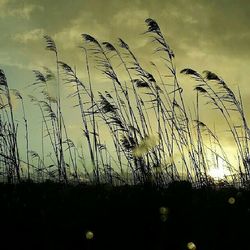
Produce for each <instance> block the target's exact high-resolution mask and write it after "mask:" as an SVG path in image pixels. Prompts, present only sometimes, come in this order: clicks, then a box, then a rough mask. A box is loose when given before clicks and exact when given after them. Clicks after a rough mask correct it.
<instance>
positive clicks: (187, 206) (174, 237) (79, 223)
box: [0, 182, 250, 250]
mask: <svg viewBox="0 0 250 250" xmlns="http://www.w3.org/2000/svg"><path fill="white" fill-rule="evenodd" d="M0 203H1V207H0V211H1V215H2V218H1V234H0V238H1V249H4V250H5V249H27V250H28V249H46V250H48V249H51V250H54V249H89V250H90V249H93V250H94V249H159V250H160V249H176V250H179V249H193V250H194V249H204V250H206V249H208V250H210V249H214V250H215V249H248V247H249V244H248V226H249V223H250V209H249V208H250V192H249V191H247V190H245V189H244V190H241V189H235V188H233V187H224V188H220V189H219V190H218V187H217V188H216V187H206V188H202V189H193V188H192V187H191V185H190V183H187V182H175V183H172V184H171V185H170V186H169V187H168V188H165V189H159V188H156V187H153V186H150V185H147V186H123V187H111V186H110V185H101V186H86V185H77V186H74V185H64V184H62V185H59V184H56V183H43V184H34V183H22V184H18V185H3V184H2V185H1V186H0ZM188 243H190V244H189V245H187V244H188ZM191 243H193V244H195V246H196V248H195V247H194V245H192V244H191Z"/></svg>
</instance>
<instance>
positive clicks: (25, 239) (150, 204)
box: [0, 19, 250, 250]
mask: <svg viewBox="0 0 250 250" xmlns="http://www.w3.org/2000/svg"><path fill="white" fill-rule="evenodd" d="M146 24H147V30H146V32H145V34H144V35H148V36H149V37H151V38H152V42H153V44H154V45H155V52H156V53H158V54H159V58H162V64H163V65H164V67H165V69H164V72H161V70H162V67H158V66H157V64H156V63H154V62H151V66H152V68H150V72H149V71H148V70H146V69H145V68H144V67H143V66H142V65H141V64H140V62H139V59H137V57H136V56H135V54H134V53H133V51H132V50H131V49H130V47H129V46H128V44H126V43H125V42H124V41H123V40H122V39H119V45H118V46H117V48H116V47H115V46H114V45H112V44H111V43H109V42H102V43H100V42H99V41H97V40H96V39H95V38H94V37H92V36H90V35H88V34H82V36H81V37H82V46H81V48H80V49H81V52H82V54H83V57H84V67H85V69H84V72H85V73H86V75H87V78H88V80H87V81H86V82H83V81H82V80H81V79H80V76H79V75H78V72H80V70H78V69H76V68H72V67H71V66H69V65H68V64H66V63H65V62H63V61H61V55H60V54H59V53H58V50H57V47H56V44H55V42H54V40H53V39H52V38H51V37H49V36H45V37H44V38H45V41H46V48H47V49H48V50H49V51H50V52H51V53H52V55H53V56H54V61H55V68H54V69H48V68H46V67H45V68H44V69H43V71H39V70H34V75H35V81H34V83H33V84H32V86H30V88H31V89H32V92H33V93H35V94H34V95H32V96H31V95H29V98H30V101H31V103H32V104H34V105H36V107H37V108H38V110H39V112H40V113H41V118H42V125H43V129H42V131H41V135H42V136H41V147H42V149H41V153H38V152H35V151H34V150H32V149H31V148H30V138H29V119H28V116H29V115H28V114H26V112H25V105H26V104H27V100H24V99H25V98H24V97H23V96H22V95H21V94H20V93H19V91H18V90H13V89H11V88H10V86H9V85H8V81H7V78H6V75H5V73H4V71H3V70H0V91H1V95H0V103H1V104H0V143H1V144H0V174H1V180H2V184H1V185H0V204H1V205H0V213H1V215H2V217H1V234H0V243H1V245H0V246H1V249H17V248H18V249H187V248H188V249H191V250H195V249H210V250H211V249H249V248H246V246H247V242H248V229H247V228H248V225H249V218H250V217H249V215H250V210H249V209H250V204H249V203H250V200H249V195H250V193H249V191H248V190H249V178H250V172H249V170H250V165H249V164H250V160H249V159H250V155H249V136H250V132H249V131H250V130H249V127H248V124H247V120H246V117H245V113H244V107H243V103H242V99H241V95H240V92H239V94H237V95H236V94H235V93H234V92H233V91H232V90H231V88H230V87H229V85H228V84H227V83H226V82H225V81H224V80H223V79H222V78H220V77H219V76H217V75H216V74H215V73H212V72H210V71H204V72H203V73H202V74H200V73H198V72H196V71H194V70H192V69H189V68H186V69H183V70H182V71H181V73H182V74H185V75H188V76H189V77H191V78H192V79H193V80H194V83H195V87H194V91H195V93H196V100H195V110H194V115H191V113H190V112H189V108H188V107H187V105H186V104H185V100H184V97H183V88H182V87H181V86H180V83H179V80H178V72H177V70H176V66H175V55H174V52H173V50H172V49H171V47H170V45H169V44H168V43H167V41H166V40H165V38H164V36H163V34H162V33H161V30H160V28H159V26H158V24H157V23H156V22H155V21H154V20H152V19H147V20H146ZM93 64H94V66H93ZM118 65H119V67H118ZM94 67H95V68H97V69H98V70H99V71H101V72H102V73H103V75H104V76H105V77H106V78H107V79H108V80H109V81H110V83H111V84H112V86H113V87H112V90H107V91H105V92H103V93H101V92H96V91H95V90H94V89H95V87H94V78H93V75H92V73H91V72H92V68H94ZM118 68H119V69H118ZM121 68H122V72H123V74H118V73H117V71H119V70H120V69H121ZM163 75H164V76H165V77H163ZM51 82H54V83H56V86H57V90H56V96H52V95H51V94H50V91H49V88H50V84H51ZM62 84H67V85H70V86H73V87H74V89H75V92H74V93H73V94H72V95H71V96H70V98H73V100H75V101H76V104H75V108H78V109H79V115H80V117H81V122H82V131H83V135H82V139H83V140H84V147H82V148H79V147H77V146H76V145H75V143H74V142H73V141H72V140H71V139H70V138H69V136H68V129H67V126H66V124H67V123H66V121H65V120H64V115H63V110H62V101H63V100H62V98H61V96H62V95H61V88H60V86H61V85H62ZM13 95H14V96H15V98H16V99H18V100H19V101H20V103H21V106H22V113H23V122H22V123H17V121H16V120H15V112H14V110H13V105H12V98H13ZM201 98H205V100H206V101H207V104H206V105H208V107H212V108H214V109H216V110H217V111H218V114H220V115H221V119H222V120H223V121H224V123H225V124H226V126H227V127H226V128H225V130H229V132H230V134H231V137H232V142H233V143H234V145H235V149H236V152H235V155H236V157H237V159H238V161H237V166H236V167H235V166H233V165H234V164H233V163H231V162H230V161H229V160H228V157H227V153H226V152H225V150H224V148H223V145H222V143H221V142H220V140H219V138H218V137H217V135H216V133H215V132H214V131H213V130H212V129H210V128H209V127H208V126H207V125H206V124H205V123H204V122H203V121H201V120H200V114H199V112H200V111H199V110H200V104H201ZM193 116H195V117H193ZM233 117H237V123H235V120H234V119H233ZM19 126H24V131H25V143H22V145H23V146H25V152H26V154H25V156H23V155H20V142H19V141H18V138H19V137H18V136H19V134H18V132H19ZM103 127H105V128H106V129H108V131H109V133H110V140H112V142H113V149H115V150H112V149H111V148H108V147H107V145H106V144H105V143H104V138H103V137H102V136H101V134H102V131H101V130H102V129H103ZM48 145H49V146H48ZM45 147H46V148H51V151H52V152H50V154H49V155H48V157H47V156H46V153H48V152H45V150H44V148H45ZM176 154H178V155H179V157H180V159H181V168H180V166H178V162H177V159H175V155H176ZM48 159H49V160H48ZM86 159H87V160H86ZM219 161H220V162H222V163H223V165H224V167H225V168H227V169H228V171H229V172H230V175H229V176H227V177H226V176H225V179H224V180H223V181H221V182H220V183H218V182H216V181H215V180H213V179H212V178H211V177H210V176H209V169H210V168H218V167H220V166H219ZM48 162H49V163H48ZM86 162H89V163H88V164H87V163H86ZM89 166H90V167H89ZM183 180H185V181H183ZM86 183H87V184H86ZM236 186H237V187H236ZM87 232H89V233H87ZM86 233H87V238H91V239H87V238H86ZM92 233H93V235H92ZM192 242H193V243H192ZM188 243H190V244H189V245H187V244H188ZM194 245H196V247H195V246H194ZM243 246H244V247H243Z"/></svg>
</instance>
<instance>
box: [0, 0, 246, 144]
mask: <svg viewBox="0 0 250 250" xmlns="http://www.w3.org/2000/svg"><path fill="white" fill-rule="evenodd" d="M148 17H151V18H153V19H155V20H157V22H158V23H159V25H160V27H161V30H162V32H163V33H164V34H165V37H166V39H167V40H168V42H169V44H170V45H171V47H172V48H173V50H174V51H175V55H176V64H177V67H178V69H179V70H181V69H182V68H185V67H190V68H193V69H195V70H197V71H203V70H211V71H213V72H216V73H217V74H219V75H220V76H222V77H223V78H224V79H225V80H226V81H227V82H228V84H229V85H230V86H231V87H232V88H233V89H235V90H237V88H238V87H239V88H240V89H241V91H242V93H243V94H242V95H243V101H244V104H245V108H246V111H247V114H248V116H247V118H249V119H250V107H248V102H249V95H250V91H249V84H250V83H249V82H250V76H249V73H248V72H249V66H250V28H249V23H250V2H249V1H248V0H154V1H152V0H151V1H149V0H126V1H124V0H123V1H121V0H105V1H103V0H72V1H68V0H56V1H51V0H0V31H1V35H0V68H2V69H4V70H5V72H6V74H7V76H8V79H9V84H10V86H11V87H12V88H17V89H19V90H20V91H21V92H24V93H27V92H28V91H27V88H26V87H27V86H28V85H29V84H30V83H32V81H34V78H33V76H32V72H31V70H32V69H39V68H41V67H42V66H44V65H50V64H51V56H50V55H49V53H48V52H46V51H45V50H44V46H45V44H44V41H43V39H42V37H43V35H44V34H49V35H50V36H52V37H53V38H54V40H55V41H56V43H57V46H58V48H59V52H60V55H61V58H62V59H63V60H65V61H67V62H68V63H70V64H73V65H77V66H78V67H80V65H81V63H82V58H81V57H82V55H81V54H80V53H79V49H78V48H77V47H78V46H79V45H80V44H81V37H80V34H82V33H89V34H91V35H93V36H95V37H96V38H97V39H99V40H100V41H111V42H113V43H114V44H115V43H116V42H117V38H118V37H121V38H123V39H124V40H125V41H126V42H127V43H128V44H129V45H130V47H131V48H132V49H133V51H134V52H135V53H136V54H137V55H138V57H139V58H140V60H141V62H142V63H144V62H145V64H146V63H147V62H148V61H149V60H151V57H153V50H152V51H150V50H149V49H148V47H147V44H148V43H149V39H147V38H145V36H143V35H142V33H143V32H144V31H145V30H146V26H145V23H144V20H145V19H146V18H148ZM180 79H181V82H182V84H183V85H185V81H186V78H183V77H181V78H180ZM99 86H100V85H98V83H97V84H96V85H95V88H96V89H97V90H98V88H99ZM191 90H192V87H191V86H189V87H186V93H185V97H186V98H187V99H190V98H189V97H190V96H192V93H191ZM65 113H66V115H68V116H69V112H68V111H67V110H66V111H65ZM202 115H203V118H204V119H208V120H209V122H210V123H212V122H213V119H214V120H215V121H214V122H216V124H217V126H218V131H220V130H222V128H220V120H218V119H217V120H216V117H215V116H214V115H211V116H209V117H208V116H207V112H206V111H205V109H204V110H203V114H202ZM29 116H30V119H31V120H35V118H36V114H34V112H33V111H32V109H30V112H29ZM73 120H74V119H73ZM36 122H37V123H36ZM36 122H35V121H34V122H33V124H35V125H34V126H33V128H31V134H32V133H35V131H36V129H37V126H39V123H38V121H36ZM71 126H72V127H74V126H75V124H74V122H72V124H71ZM32 131H33V132H32ZM33 144H34V147H35V145H36V144H35V142H33Z"/></svg>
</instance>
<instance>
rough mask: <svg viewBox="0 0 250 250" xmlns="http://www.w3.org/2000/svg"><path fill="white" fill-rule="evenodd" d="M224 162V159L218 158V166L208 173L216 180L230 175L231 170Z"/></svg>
mask: <svg viewBox="0 0 250 250" xmlns="http://www.w3.org/2000/svg"><path fill="white" fill-rule="evenodd" d="M223 163H224V162H223V161H222V160H218V163H217V167H213V168H210V170H209V171H208V175H209V176H211V177H212V178H213V179H215V180H222V179H225V178H226V177H227V176H229V175H230V171H229V170H228V169H227V168H225V166H224V164H223Z"/></svg>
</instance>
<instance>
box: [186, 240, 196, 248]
mask: <svg viewBox="0 0 250 250" xmlns="http://www.w3.org/2000/svg"><path fill="white" fill-rule="evenodd" d="M187 248H188V249H189V250H196V246H195V244H194V243H193V242H188V243H187Z"/></svg>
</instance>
